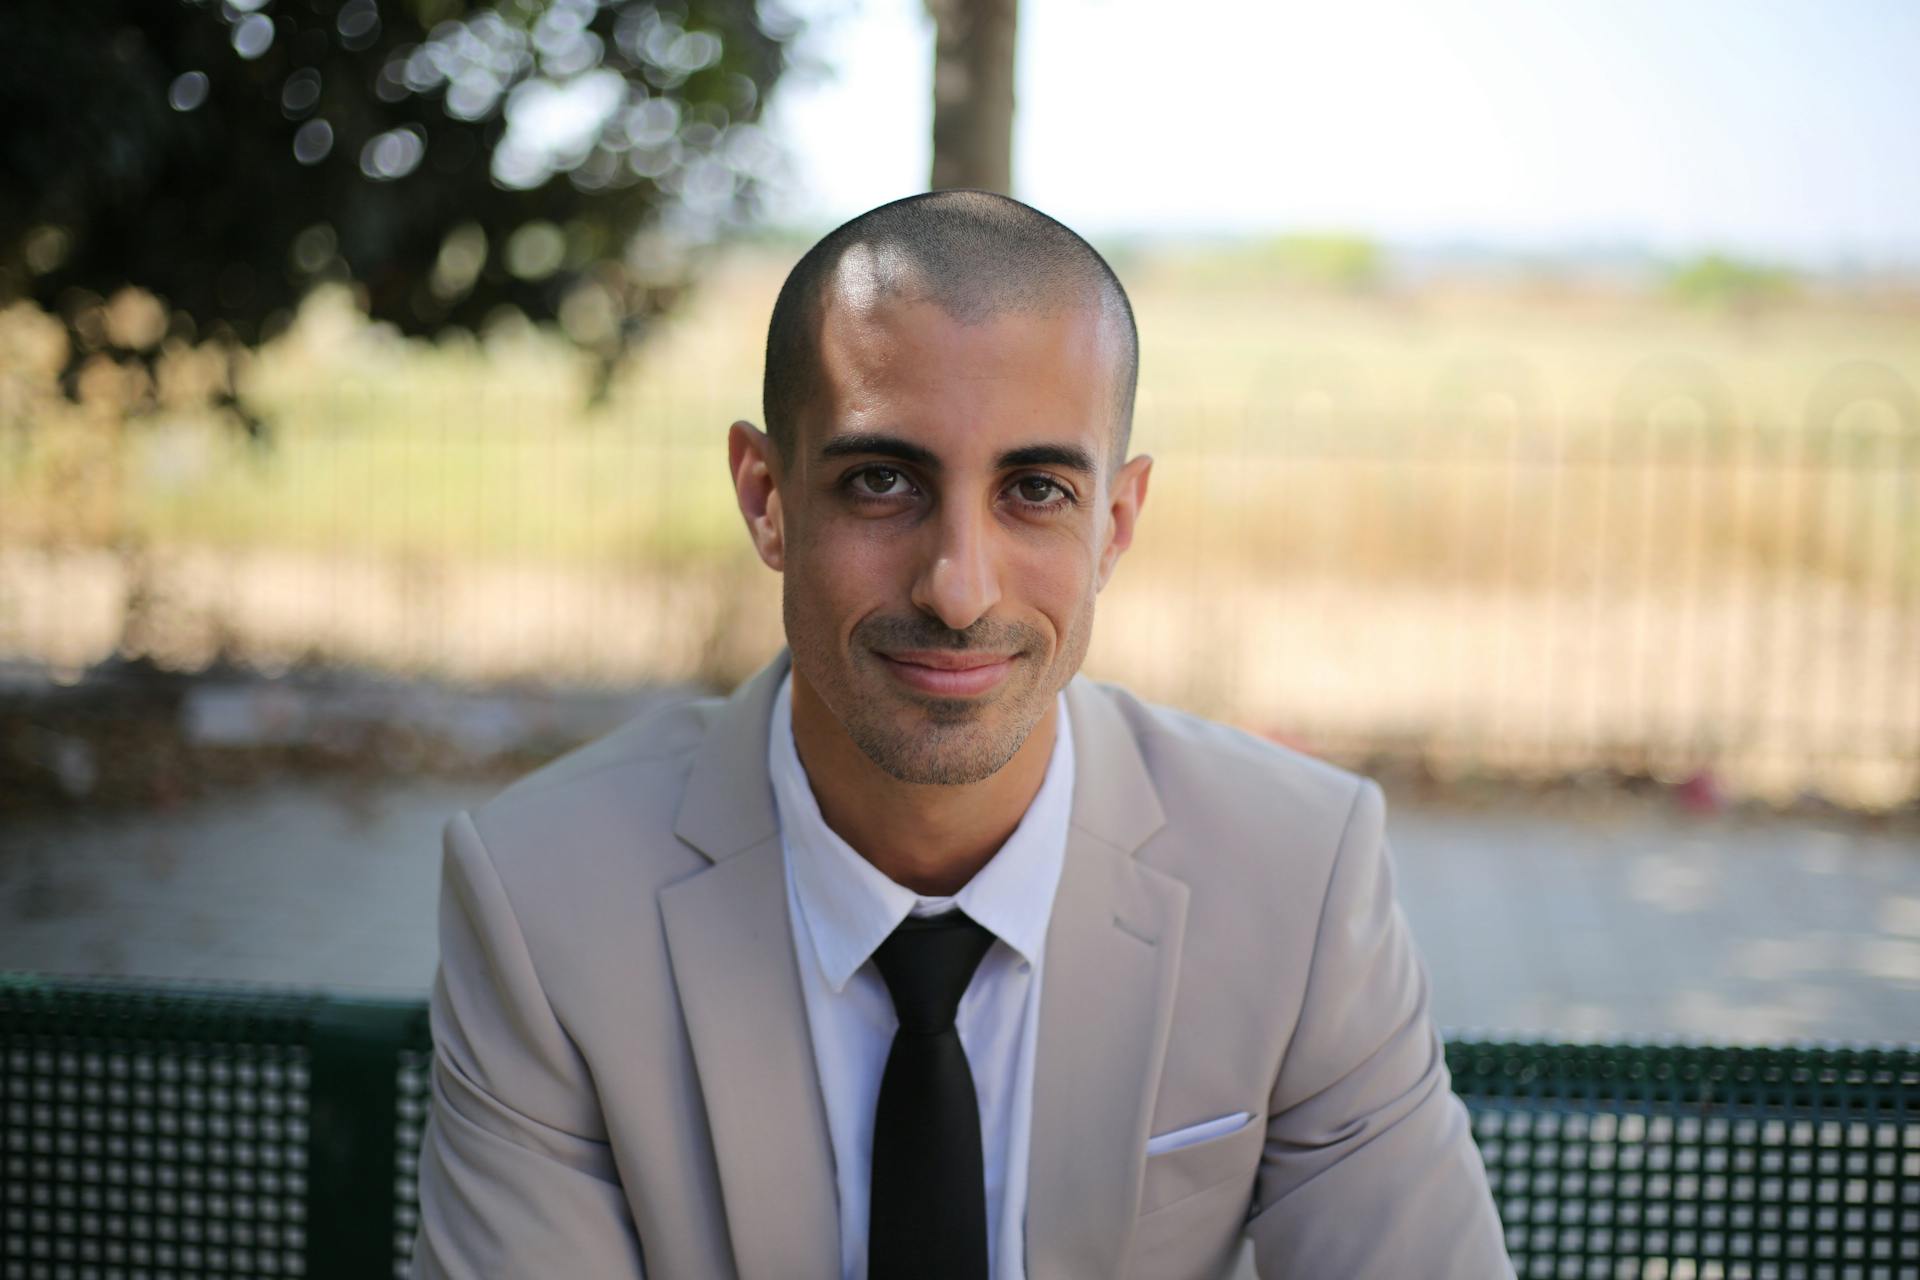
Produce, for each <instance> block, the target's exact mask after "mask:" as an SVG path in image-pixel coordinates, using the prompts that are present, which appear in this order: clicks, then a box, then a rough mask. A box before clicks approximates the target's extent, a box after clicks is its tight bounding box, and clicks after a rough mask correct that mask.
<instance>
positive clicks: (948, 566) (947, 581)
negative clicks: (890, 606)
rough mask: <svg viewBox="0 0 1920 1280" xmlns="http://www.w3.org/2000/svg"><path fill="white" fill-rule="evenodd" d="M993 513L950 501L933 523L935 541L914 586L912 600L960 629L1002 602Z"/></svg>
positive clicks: (931, 530)
mask: <svg viewBox="0 0 1920 1280" xmlns="http://www.w3.org/2000/svg"><path fill="white" fill-rule="evenodd" d="M992 519H993V517H992V516H991V515H990V514H989V513H987V512H983V511H981V510H979V509H977V508H975V507H974V506H973V505H972V504H970V503H960V502H955V503H950V504H947V505H946V506H945V507H944V508H943V509H942V510H941V511H940V512H939V514H938V515H937V516H936V518H935V519H934V520H932V521H930V522H929V525H928V530H927V531H928V535H929V536H930V538H931V539H932V541H931V544H930V545H929V546H928V548H927V551H926V557H925V559H924V560H923V561H922V562H921V566H920V572H919V574H918V576H917V577H916V578H915V580H914V584H913V603H914V604H915V605H916V606H918V607H919V608H920V609H922V610H924V611H925V612H927V613H931V614H933V615H934V616H936V617H938V618H939V619H940V620H941V621H942V622H944V623H946V624H947V626H948V627H950V628H952V629H953V630H955V631H964V630H966V629H967V628H968V627H970V626H972V625H973V624H974V623H975V622H977V621H978V620H979V619H980V618H981V617H982V616H984V615H985V614H986V612H987V610H989V609H991V608H993V606H994V605H996V604H998V603H999V602H1000V574H999V570H998V567H997V566H996V565H995V564H994V538H993V533H994V531H993V524H992Z"/></svg>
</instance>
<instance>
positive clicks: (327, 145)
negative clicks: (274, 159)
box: [293, 120, 333, 164]
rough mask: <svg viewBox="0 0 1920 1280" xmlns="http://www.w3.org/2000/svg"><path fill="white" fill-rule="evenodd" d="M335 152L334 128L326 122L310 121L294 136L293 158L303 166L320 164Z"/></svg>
mask: <svg viewBox="0 0 1920 1280" xmlns="http://www.w3.org/2000/svg"><path fill="white" fill-rule="evenodd" d="M332 150H333V126H332V125H330V124H328V123H327V122H326V121H325V120H309V121H307V122H306V123H305V124H303V125H301V126H300V131H299V132H298V133H296V134H294V135H293V158H294V159H295V160H298V161H299V162H300V163H301V164H319V163H320V162H321V161H322V160H325V159H326V158H327V153H328V152H330V151H332Z"/></svg>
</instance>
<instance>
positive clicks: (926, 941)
mask: <svg viewBox="0 0 1920 1280" xmlns="http://www.w3.org/2000/svg"><path fill="white" fill-rule="evenodd" d="M992 945H993V934H991V933H990V932H988V931H987V930H986V929H985V928H984V927H982V926H981V925H978V924H976V923H974V922H973V921H972V920H971V919H969V918H968V917H967V915H966V913H964V912H961V911H948V912H945V913H943V914H941V915H937V916H908V917H907V918H906V919H905V920H902V921H901V922H900V926H899V927H898V928H897V929H895V930H894V931H893V932H892V933H891V934H890V935H888V937H887V940H886V941H885V942H883V943H881V944H880V945H879V946H878V947H876V948H875V949H874V953H873V962H874V964H876V965H878V966H879V968H880V976H881V977H882V978H884V979H885V980H886V983H887V993H888V994H889V995H891V996H892V997H893V1011H894V1013H896V1014H897V1015H899V1018H900V1029H901V1030H902V1031H904V1032H907V1033H909V1034H912V1035H937V1034H939V1033H940V1032H942V1031H946V1030H948V1029H949V1028H951V1027H952V1026H953V1019H954V1015H955V1014H956V1013H957V1012H959V1009H960V997H961V996H963V995H965V994H966V993H967V984H968V983H969V982H971V981H973V971H974V970H975V969H977V968H979V966H980V959H981V957H982V956H984V955H986V954H987V948H988V947H991V946H992Z"/></svg>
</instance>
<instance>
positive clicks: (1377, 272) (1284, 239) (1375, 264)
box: [1267, 232, 1386, 291]
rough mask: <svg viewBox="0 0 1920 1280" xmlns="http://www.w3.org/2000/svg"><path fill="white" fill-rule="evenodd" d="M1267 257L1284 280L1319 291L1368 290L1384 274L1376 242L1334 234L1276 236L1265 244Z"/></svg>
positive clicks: (1359, 237) (1382, 260)
mask: <svg viewBox="0 0 1920 1280" xmlns="http://www.w3.org/2000/svg"><path fill="white" fill-rule="evenodd" d="M1267 256H1268V257H1269V259H1270V260H1271V261H1272V263H1273V265H1274V267H1275V268H1276V269H1277V270H1278V271H1279V272H1280V274H1281V275H1282V276H1284V277H1286V278H1287V279H1289V280H1292V281H1294V282H1296V283H1299V284H1307V285H1317V286H1320V287H1322V288H1331V289H1341V290H1352V291H1358V290H1362V289H1369V288H1372V287H1373V286H1374V285H1376V284H1378V283H1379V282H1380V280H1381V278H1382V277H1383V276H1384V275H1385V273H1386V259H1385V256H1384V255H1383V254H1382V252H1381V250H1380V246H1379V245H1378V244H1377V243H1376V242H1374V241H1372V240H1370V239H1368V238H1367V237H1365V236H1357V235H1347V234H1341V233H1338V232H1325V233H1320V234H1301V235H1287V236H1280V237H1278V238H1276V239H1274V240H1273V241H1271V242H1270V243H1269V244H1268V246H1267Z"/></svg>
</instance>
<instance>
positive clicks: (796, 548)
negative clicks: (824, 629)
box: [787, 520, 912, 630]
mask: <svg viewBox="0 0 1920 1280" xmlns="http://www.w3.org/2000/svg"><path fill="white" fill-rule="evenodd" d="M909 564H910V557H909V555H908V551H907V548H906V547H905V546H904V545H903V544H902V543H901V541H900V539H898V538H888V537H885V536H883V533H882V531H881V529H880V528H879V526H878V523H877V522H873V521H834V520H826V521H821V522H817V523H814V524H812V525H811V526H810V527H809V528H808V529H807V530H806V531H805V532H804V533H803V534H802V535H801V536H800V537H799V538H797V539H795V540H793V541H791V542H790V543H789V544H788V553H787V574H788V576H789V578H791V579H792V580H793V581H794V582H795V584H796V585H799V586H802V587H803V588H804V590H805V593H806V597H807V599H808V600H809V601H810V602H811V608H810V611H811V612H813V613H814V614H816V615H826V616H831V617H833V618H835V619H837V620H839V622H840V624H841V625H840V626H839V627H838V628H837V629H839V630H846V629H848V628H850V627H851V626H852V625H853V624H854V623H855V622H857V621H859V619H860V618H861V617H863V616H865V615H866V614H867V613H870V612H872V611H873V610H874V609H876V608H882V607H885V606H886V605H887V604H888V603H889V602H890V601H892V600H894V599H895V598H896V597H899V596H903V595H905V594H906V593H907V591H908V590H909V589H910V588H911V585H912V582H911V576H910V569H909V567H908V566H909Z"/></svg>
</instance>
